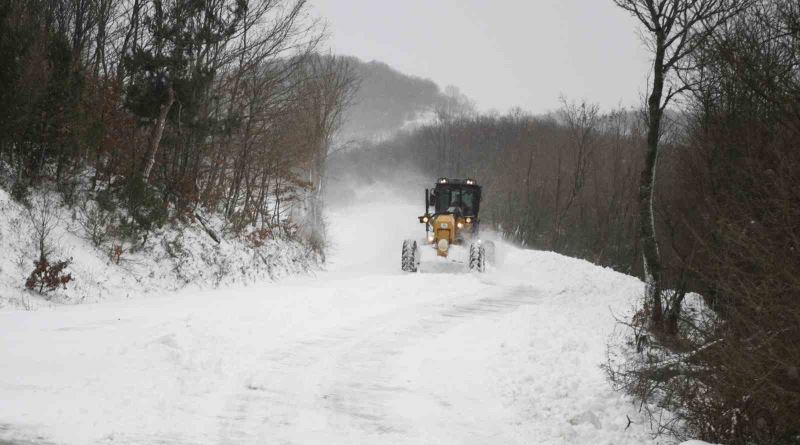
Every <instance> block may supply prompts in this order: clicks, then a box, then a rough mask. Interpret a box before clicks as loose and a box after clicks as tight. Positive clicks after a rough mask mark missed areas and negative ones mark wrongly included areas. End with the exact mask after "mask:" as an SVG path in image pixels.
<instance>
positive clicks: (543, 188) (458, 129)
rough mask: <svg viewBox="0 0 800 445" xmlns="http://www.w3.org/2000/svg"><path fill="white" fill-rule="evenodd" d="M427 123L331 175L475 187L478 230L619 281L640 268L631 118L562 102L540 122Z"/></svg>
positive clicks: (494, 118) (448, 116) (448, 110)
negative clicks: (443, 180)
mask: <svg viewBox="0 0 800 445" xmlns="http://www.w3.org/2000/svg"><path fill="white" fill-rule="evenodd" d="M434 115H435V116H436V117H435V119H434V120H433V121H432V122H430V123H428V124H425V125H421V126H419V127H417V128H414V129H411V130H407V131H404V132H401V133H399V134H398V135H397V136H395V137H394V138H392V139H389V140H385V141H380V142H373V143H368V144H367V145H368V148H367V149H366V150H356V151H352V152H346V153H342V154H339V155H338V156H337V158H336V159H335V163H334V165H333V170H334V171H336V169H337V165H338V164H339V163H343V164H346V165H348V166H350V168H353V167H352V166H355V169H356V171H359V176H360V177H361V178H362V179H363V178H372V179H375V180H387V179H388V180H390V181H397V182H402V181H405V180H408V178H404V177H403V174H404V173H403V172H409V171H410V172H421V173H422V175H424V176H426V177H428V178H432V179H431V181H432V180H433V179H435V178H437V177H440V176H449V177H471V178H474V179H476V180H477V181H478V183H479V184H481V185H482V186H483V190H484V195H483V204H482V207H481V219H482V222H483V224H484V227H494V228H495V229H496V230H497V231H498V232H500V233H501V234H502V235H503V236H505V237H506V238H508V239H510V240H512V241H514V242H518V243H521V244H524V245H526V246H529V247H533V248H538V249H547V250H554V251H557V252H562V253H565V254H568V255H572V256H575V257H580V258H586V259H589V260H591V261H594V262H596V263H599V264H604V265H608V266H613V267H615V268H616V269H618V270H621V271H625V272H635V271H636V270H637V268H638V267H639V266H640V265H639V263H637V262H636V261H635V260H634V258H636V257H637V249H638V245H637V238H636V237H635V236H634V234H633V233H634V230H635V228H636V224H637V221H638V219H637V218H638V214H637V212H636V184H637V180H638V177H639V173H640V168H641V164H642V154H641V143H642V140H643V135H642V129H641V125H640V124H639V121H638V119H637V118H636V114H635V113H631V112H628V111H625V110H617V111H612V112H609V113H601V112H600V110H599V109H598V107H597V106H594V105H591V104H587V103H585V102H581V103H573V102H568V101H566V100H565V101H564V104H563V107H562V109H561V110H560V111H558V112H556V113H553V114H552V115H549V116H533V115H529V114H526V113H523V112H522V111H519V110H516V111H513V112H511V113H508V114H505V115H482V114H475V113H473V112H472V111H471V108H470V107H468V106H467V107H462V106H458V105H457V103H456V104H455V105H453V106H449V107H438V108H437V109H436V110H434ZM376 166H377V167H376ZM381 166H382V167H381ZM398 166H403V167H402V168H400V169H398ZM398 170H399V171H400V172H401V173H399V174H398V173H397V172H398ZM406 174H407V173H406ZM420 196H422V195H421V193H420ZM420 202H421V198H420ZM421 205H422V204H420V206H421Z"/></svg>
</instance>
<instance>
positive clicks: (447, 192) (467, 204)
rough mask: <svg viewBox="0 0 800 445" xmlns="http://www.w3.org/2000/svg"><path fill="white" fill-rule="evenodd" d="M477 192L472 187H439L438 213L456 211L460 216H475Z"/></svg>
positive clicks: (437, 197) (437, 193)
mask: <svg viewBox="0 0 800 445" xmlns="http://www.w3.org/2000/svg"><path fill="white" fill-rule="evenodd" d="M476 197H477V192H476V191H475V190H472V189H461V188H438V189H437V190H436V213H455V214H456V215H458V216H475V213H476V210H477V209H476V208H475V202H476V201H477V199H476Z"/></svg>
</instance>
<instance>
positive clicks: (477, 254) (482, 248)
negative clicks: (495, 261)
mask: <svg viewBox="0 0 800 445" xmlns="http://www.w3.org/2000/svg"><path fill="white" fill-rule="evenodd" d="M480 203H481V187H480V186H479V185H478V184H477V183H476V182H475V181H474V180H472V179H449V178H439V180H438V181H436V187H435V188H434V189H433V190H429V189H426V190H425V214H424V215H422V216H420V217H419V222H420V223H422V224H425V234H426V237H425V240H424V241H423V242H418V241H415V240H406V241H404V242H403V258H402V269H403V270H404V271H406V272H417V271H418V270H419V265H420V260H421V257H422V250H421V247H420V246H421V245H423V246H428V247H430V248H432V249H433V250H435V251H436V255H437V256H438V257H442V258H448V257H450V256H451V252H452V251H453V250H454V246H464V247H466V246H469V256H468V258H467V259H466V261H465V262H466V263H467V266H468V268H469V270H473V271H477V272H483V271H484V270H485V268H486V262H487V258H488V259H489V260H490V261H491V260H492V257H493V255H494V254H493V251H494V244H493V243H492V242H491V241H481V239H480V236H479V235H480V219H479V217H478V212H479V210H480ZM431 207H433V212H432V213H431Z"/></svg>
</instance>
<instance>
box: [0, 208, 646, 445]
mask: <svg viewBox="0 0 800 445" xmlns="http://www.w3.org/2000/svg"><path fill="white" fill-rule="evenodd" d="M418 212H419V209H416V208H415V207H413V206H402V207H397V206H395V205H393V206H392V207H391V209H390V210H389V209H388V208H381V207H378V206H366V208H365V207H361V208H358V209H356V208H341V209H339V210H338V211H337V212H333V213H331V215H330V223H331V230H332V238H333V239H334V240H335V243H336V244H335V245H334V246H332V253H331V256H330V265H329V267H328V270H327V271H325V272H320V273H318V274H317V275H316V276H313V277H296V278H292V279H288V280H284V281H282V282H279V283H271V284H265V285H262V286H258V287H249V288H243V289H235V290H219V291H207V292H196V291H195V292H184V293H182V294H179V295H171V296H164V297H160V298H147V299H131V300H128V301H119V302H107V303H101V304H91V305H79V306H70V307H58V308H56V309H52V310H50V309H47V310H40V311H36V312H11V311H10V312H3V313H0V443H3V441H9V442H11V443H53V444H62V443H63V444H98V443H101V444H107V443H123V444H154V443H159V444H173V443H174V444H271V443H275V444H371V443H374V444H560V443H576V444H615V445H619V444H628V443H630V444H642V443H649V442H650V441H649V435H648V431H647V429H646V428H645V427H644V426H643V425H642V424H641V420H640V418H639V417H638V415H636V410H635V408H634V407H633V406H631V405H630V404H629V403H628V402H626V401H625V399H624V398H623V397H622V396H621V395H619V394H616V393H614V392H612V391H611V389H610V388H609V386H608V384H607V383H606V382H605V380H604V376H603V372H602V370H601V369H600V368H599V365H600V364H601V363H602V362H603V359H604V353H605V346H604V344H605V341H606V339H607V336H608V335H609V334H610V332H611V330H612V329H613V316H612V312H611V311H612V310H614V309H616V310H624V309H625V308H626V307H627V304H628V301H629V300H630V298H631V297H632V296H634V295H636V294H637V293H638V292H641V283H640V282H639V281H638V280H636V279H634V278H631V277H628V276H625V275H621V274H617V273H614V272H612V271H610V270H606V269H602V268H598V267H596V266H593V265H591V264H589V263H587V262H583V261H579V260H574V259H570V258H566V257H562V256H559V255H556V254H552V253H547V252H536V251H529V250H522V249H518V248H514V247H511V246H506V245H502V246H500V248H499V252H498V254H499V257H500V258H499V264H498V266H497V267H495V268H492V269H491V270H490V271H488V272H487V273H485V274H469V273H465V272H463V271H462V270H461V266H458V265H445V264H437V265H435V266H436V267H428V268H427V269H426V270H427V272H423V273H419V274H403V273H401V272H400V271H399V250H400V242H401V240H402V238H404V237H406V236H409V235H419V234H420V231H421V230H422V229H421V228H420V227H419V226H418V224H416V219H415V215H416V213H418ZM364 221H368V222H370V221H371V222H374V221H388V222H387V226H386V227H378V226H370V225H369V224H364V223H363V222H364ZM387 234H388V235H387ZM423 268H424V269H425V266H424V265H423ZM626 415H628V416H630V417H631V419H633V420H634V422H636V423H634V424H633V425H632V426H631V427H630V428H628V429H626V426H627V424H628V420H627V418H626Z"/></svg>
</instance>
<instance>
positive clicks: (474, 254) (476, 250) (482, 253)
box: [469, 243, 486, 272]
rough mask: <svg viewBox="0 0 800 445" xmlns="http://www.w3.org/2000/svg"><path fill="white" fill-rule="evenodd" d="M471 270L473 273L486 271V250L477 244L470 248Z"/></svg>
mask: <svg viewBox="0 0 800 445" xmlns="http://www.w3.org/2000/svg"><path fill="white" fill-rule="evenodd" d="M469 270H470V271H472V272H483V271H485V270H486V250H485V249H484V248H483V245H481V244H478V243H475V244H471V245H470V246H469Z"/></svg>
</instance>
